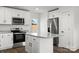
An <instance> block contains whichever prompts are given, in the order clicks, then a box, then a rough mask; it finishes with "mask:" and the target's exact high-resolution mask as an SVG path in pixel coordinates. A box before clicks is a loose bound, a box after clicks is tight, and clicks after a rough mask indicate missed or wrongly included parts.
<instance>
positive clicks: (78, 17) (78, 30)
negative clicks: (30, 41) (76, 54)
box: [74, 7, 79, 49]
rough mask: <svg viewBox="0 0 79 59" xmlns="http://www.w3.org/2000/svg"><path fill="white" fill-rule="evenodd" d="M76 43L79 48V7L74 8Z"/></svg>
mask: <svg viewBox="0 0 79 59" xmlns="http://www.w3.org/2000/svg"><path fill="white" fill-rule="evenodd" d="M74 17H75V18H74V24H75V26H74V45H75V47H76V48H77V49H79V7H76V8H75V10H74Z"/></svg>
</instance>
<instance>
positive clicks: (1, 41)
mask: <svg viewBox="0 0 79 59" xmlns="http://www.w3.org/2000/svg"><path fill="white" fill-rule="evenodd" d="M12 47H13V34H12V33H1V34H0V50H3V49H9V48H12Z"/></svg>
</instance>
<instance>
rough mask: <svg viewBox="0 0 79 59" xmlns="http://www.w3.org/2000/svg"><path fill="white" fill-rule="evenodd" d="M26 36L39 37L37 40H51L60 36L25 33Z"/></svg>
mask: <svg viewBox="0 0 79 59" xmlns="http://www.w3.org/2000/svg"><path fill="white" fill-rule="evenodd" d="M26 35H30V36H35V37H39V38H53V37H59V36H62V35H59V34H51V33H47V34H37V33H26Z"/></svg>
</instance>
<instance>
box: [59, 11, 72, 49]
mask: <svg viewBox="0 0 79 59" xmlns="http://www.w3.org/2000/svg"><path fill="white" fill-rule="evenodd" d="M71 19H72V17H71V14H70V13H69V12H66V13H64V14H63V15H61V17H60V24H59V27H60V28H59V33H60V35H63V36H60V39H59V46H60V47H65V48H69V47H70V44H71V43H70V41H72V38H71V37H72V26H71V25H72V21H73V20H71Z"/></svg>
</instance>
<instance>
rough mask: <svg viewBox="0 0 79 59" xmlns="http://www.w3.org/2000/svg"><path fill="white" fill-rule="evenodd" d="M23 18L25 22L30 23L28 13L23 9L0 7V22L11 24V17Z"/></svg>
mask: <svg viewBox="0 0 79 59" xmlns="http://www.w3.org/2000/svg"><path fill="white" fill-rule="evenodd" d="M13 17H17V18H24V20H25V24H24V25H28V24H30V13H29V12H27V11H23V10H18V9H12V8H6V7H0V24H12V18H13Z"/></svg>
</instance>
